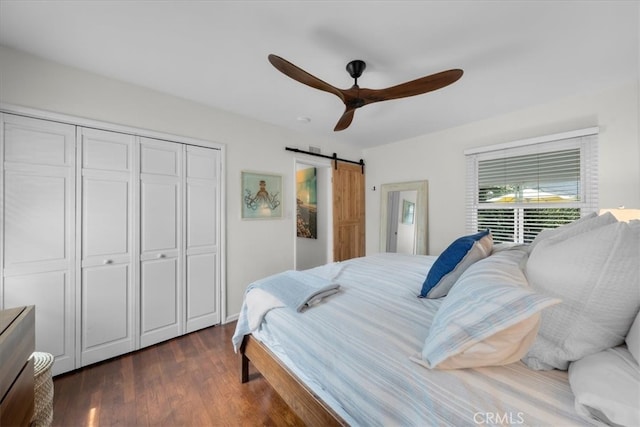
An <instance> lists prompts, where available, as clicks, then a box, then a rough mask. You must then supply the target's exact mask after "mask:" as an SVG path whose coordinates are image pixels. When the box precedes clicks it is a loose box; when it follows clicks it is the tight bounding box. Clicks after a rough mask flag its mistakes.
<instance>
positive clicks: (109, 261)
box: [78, 128, 137, 366]
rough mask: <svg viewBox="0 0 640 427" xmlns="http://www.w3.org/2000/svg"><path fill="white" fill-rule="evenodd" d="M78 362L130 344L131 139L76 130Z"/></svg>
mask: <svg viewBox="0 0 640 427" xmlns="http://www.w3.org/2000/svg"><path fill="white" fill-rule="evenodd" d="M78 135H79V139H80V141H81V146H80V155H79V158H81V159H82V165H81V166H82V169H81V176H82V180H81V190H80V191H79V193H80V194H81V195H82V203H81V207H80V219H81V226H80V227H79V230H78V233H79V235H80V236H81V242H82V263H81V269H82V273H81V280H82V284H81V295H82V300H81V304H80V312H81V318H82V320H81V338H80V339H81V347H80V355H81V364H82V366H85V365H87V364H90V363H94V362H97V361H100V360H104V359H107V358H109V357H113V356H116V355H119V354H124V353H126V352H129V351H132V350H134V349H135V346H136V338H135V337H136V334H135V329H136V321H135V312H136V307H135V300H136V283H137V282H136V280H135V272H136V271H137V267H136V266H135V264H134V248H133V247H134V235H135V227H134V207H133V202H134V199H135V197H134V194H133V189H134V184H133V183H134V170H133V161H132V159H133V147H134V144H135V137H133V136H131V135H125V134H121V133H116V132H107V131H101V130H95V129H87V128H81V129H80V130H79V133H78Z"/></svg>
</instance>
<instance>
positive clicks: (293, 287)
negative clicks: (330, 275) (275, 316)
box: [232, 270, 340, 351]
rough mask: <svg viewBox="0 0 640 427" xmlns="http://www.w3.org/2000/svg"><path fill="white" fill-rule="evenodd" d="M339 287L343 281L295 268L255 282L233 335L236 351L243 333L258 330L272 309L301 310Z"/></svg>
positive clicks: (247, 295)
mask: <svg viewBox="0 0 640 427" xmlns="http://www.w3.org/2000/svg"><path fill="white" fill-rule="evenodd" d="M339 290H340V285H339V284H337V283H335V282H333V281H332V280H329V279H327V278H324V277H320V276H317V275H314V274H311V273H308V272H303V271H295V270H290V271H285V272H283V273H278V274H275V275H273V276H269V277H267V278H264V279H261V280H258V281H256V282H253V283H252V284H251V285H249V287H247V290H246V292H245V299H244V302H243V304H242V308H241V310H240V316H239V318H238V325H237V326H236V333H235V334H234V337H233V339H232V341H233V344H234V348H235V349H236V351H237V348H238V346H239V344H240V342H241V340H242V336H243V335H245V334H248V333H251V332H253V331H255V330H256V329H257V328H258V327H259V326H260V323H261V322H262V319H263V318H264V316H265V315H266V314H267V313H268V312H269V310H272V309H274V308H278V307H289V308H292V309H294V310H296V311H298V312H301V311H303V310H304V309H305V308H307V307H310V306H312V305H313V304H316V303H318V302H319V301H321V300H322V299H323V298H325V297H327V296H329V295H332V294H334V293H336V292H338V291H339Z"/></svg>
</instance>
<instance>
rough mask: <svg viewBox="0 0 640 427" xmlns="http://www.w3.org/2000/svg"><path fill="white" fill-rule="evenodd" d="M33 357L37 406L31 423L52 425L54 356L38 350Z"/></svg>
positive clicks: (36, 425) (38, 426) (33, 424)
mask: <svg viewBox="0 0 640 427" xmlns="http://www.w3.org/2000/svg"><path fill="white" fill-rule="evenodd" d="M31 357H33V362H34V366H33V370H34V383H35V408H34V410H33V418H32V419H31V425H32V426H33V427H42V426H47V427H48V426H50V425H51V423H52V422H53V378H52V376H51V366H53V356H52V355H51V354H49V353H42V352H38V351H36V352H35V353H33V355H32V356H31Z"/></svg>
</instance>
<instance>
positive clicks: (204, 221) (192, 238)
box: [187, 179, 217, 249]
mask: <svg viewBox="0 0 640 427" xmlns="http://www.w3.org/2000/svg"><path fill="white" fill-rule="evenodd" d="M215 197H216V186H215V184H214V183H212V182H210V181H199V180H193V179H192V180H189V181H188V183H187V248H190V249H191V248H196V247H202V246H207V247H214V246H215V244H216V226H217V224H216V221H215V218H216V199H215Z"/></svg>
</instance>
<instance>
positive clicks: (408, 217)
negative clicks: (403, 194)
mask: <svg viewBox="0 0 640 427" xmlns="http://www.w3.org/2000/svg"><path fill="white" fill-rule="evenodd" d="M415 209H416V204H415V203H413V202H410V201H408V200H402V223H403V224H413V214H414V212H415Z"/></svg>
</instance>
